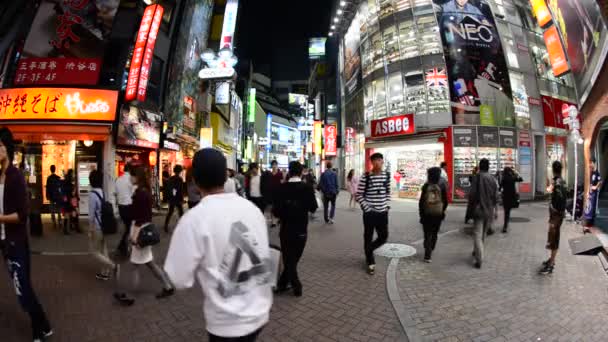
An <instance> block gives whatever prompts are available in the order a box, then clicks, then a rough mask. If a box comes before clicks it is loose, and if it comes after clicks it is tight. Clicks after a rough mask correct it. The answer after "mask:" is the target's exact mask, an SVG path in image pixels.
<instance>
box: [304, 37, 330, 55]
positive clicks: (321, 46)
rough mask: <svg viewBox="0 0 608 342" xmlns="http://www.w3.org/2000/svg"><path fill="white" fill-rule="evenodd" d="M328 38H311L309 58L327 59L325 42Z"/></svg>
mask: <svg viewBox="0 0 608 342" xmlns="http://www.w3.org/2000/svg"><path fill="white" fill-rule="evenodd" d="M326 40H327V38H310V39H309V41H308V58H309V59H321V58H323V57H325V41H326Z"/></svg>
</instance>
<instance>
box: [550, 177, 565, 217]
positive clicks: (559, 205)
mask: <svg viewBox="0 0 608 342" xmlns="http://www.w3.org/2000/svg"><path fill="white" fill-rule="evenodd" d="M567 200H568V193H567V190H566V186H565V184H564V181H563V180H562V179H561V178H559V179H557V180H555V184H554V186H553V193H551V207H552V208H553V209H554V210H556V211H558V212H560V213H563V212H564V211H565V210H566V202H567Z"/></svg>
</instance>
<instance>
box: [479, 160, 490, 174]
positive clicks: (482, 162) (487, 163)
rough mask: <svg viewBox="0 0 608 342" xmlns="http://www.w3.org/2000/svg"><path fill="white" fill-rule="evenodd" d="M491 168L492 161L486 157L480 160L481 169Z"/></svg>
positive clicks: (484, 170)
mask: <svg viewBox="0 0 608 342" xmlns="http://www.w3.org/2000/svg"><path fill="white" fill-rule="evenodd" d="M488 170H490V161H489V160H487V159H486V158H482V159H481V160H480V161H479V171H483V172H488Z"/></svg>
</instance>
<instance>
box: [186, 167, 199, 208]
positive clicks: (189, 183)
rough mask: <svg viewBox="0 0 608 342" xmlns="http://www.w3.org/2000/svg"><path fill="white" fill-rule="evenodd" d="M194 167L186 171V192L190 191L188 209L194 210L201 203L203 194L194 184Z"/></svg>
mask: <svg viewBox="0 0 608 342" xmlns="http://www.w3.org/2000/svg"><path fill="white" fill-rule="evenodd" d="M193 173H194V170H193V169H192V167H190V168H189V169H188V171H186V188H187V189H186V190H187V191H188V209H192V208H194V206H195V205H197V204H198V202H200V201H201V192H200V190H199V189H198V187H197V186H196V182H194V176H193Z"/></svg>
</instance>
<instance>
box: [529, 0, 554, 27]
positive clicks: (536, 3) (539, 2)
mask: <svg viewBox="0 0 608 342" xmlns="http://www.w3.org/2000/svg"><path fill="white" fill-rule="evenodd" d="M530 4H531V5H532V11H533V12H534V16H535V17H536V20H537V21H538V25H540V27H545V26H547V24H549V23H550V22H551V12H549V8H548V7H547V4H546V3H545V0H530Z"/></svg>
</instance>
